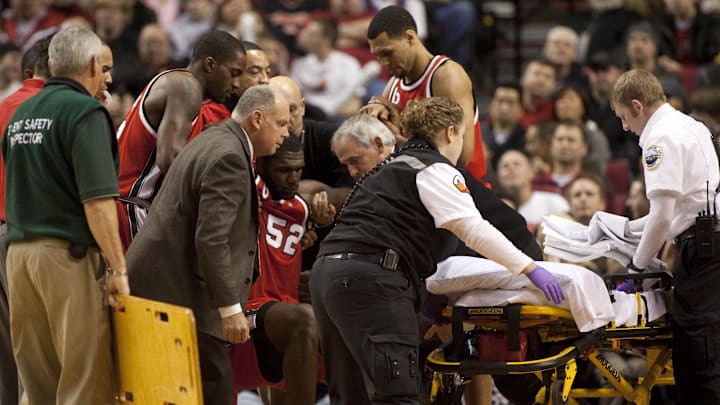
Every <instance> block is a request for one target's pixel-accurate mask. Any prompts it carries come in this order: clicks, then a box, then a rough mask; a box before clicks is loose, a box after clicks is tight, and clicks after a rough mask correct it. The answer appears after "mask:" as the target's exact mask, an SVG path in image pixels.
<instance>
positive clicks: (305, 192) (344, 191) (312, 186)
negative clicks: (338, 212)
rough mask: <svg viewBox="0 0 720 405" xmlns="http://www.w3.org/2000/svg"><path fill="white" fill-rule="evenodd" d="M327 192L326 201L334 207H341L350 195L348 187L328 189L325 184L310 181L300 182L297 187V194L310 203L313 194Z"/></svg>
mask: <svg viewBox="0 0 720 405" xmlns="http://www.w3.org/2000/svg"><path fill="white" fill-rule="evenodd" d="M323 191H325V192H327V195H328V201H329V203H330V204H332V205H334V206H336V207H342V205H343V203H344V202H345V199H346V198H347V196H348V194H350V187H330V186H328V185H327V184H325V183H323V182H320V181H317V180H311V179H303V180H300V185H299V187H298V194H300V196H301V197H302V198H303V199H304V200H305V201H310V202H311V201H312V200H313V197H314V195H315V194H317V193H320V192H323Z"/></svg>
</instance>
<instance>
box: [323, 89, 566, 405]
mask: <svg viewBox="0 0 720 405" xmlns="http://www.w3.org/2000/svg"><path fill="white" fill-rule="evenodd" d="M402 125H403V128H404V130H405V133H406V134H408V135H410V137H411V140H410V141H409V142H408V143H406V144H405V145H403V146H402V147H400V148H398V151H397V152H396V153H394V154H392V155H390V157H389V158H388V159H386V161H385V162H384V164H381V165H379V166H377V167H376V168H375V169H373V170H371V171H370V173H369V174H368V175H367V176H365V177H364V178H363V179H361V180H360V181H359V182H358V183H357V184H356V185H355V187H354V188H353V191H352V192H351V193H350V196H349V197H348V200H347V201H346V204H345V207H343V209H342V210H341V212H340V214H339V215H338V218H337V220H336V225H335V228H333V230H332V231H331V232H330V234H329V235H328V236H327V237H326V238H325V240H324V241H323V243H322V244H321V246H320V252H319V255H318V259H317V261H316V262H315V265H314V266H313V270H312V278H311V280H310V292H311V295H312V304H313V310H314V311H315V317H316V320H317V322H318V326H319V333H320V344H321V348H322V353H323V358H324V361H325V370H326V375H327V377H328V385H329V391H330V401H331V402H332V403H333V404H335V405H345V404H352V405H365V404H370V403H383V404H419V403H420V399H419V386H420V376H419V372H418V366H417V364H418V362H419V361H421V359H418V357H417V352H418V348H417V346H418V343H419V336H418V330H417V319H416V316H415V313H416V310H417V309H419V305H420V301H421V298H420V297H421V296H422V294H421V292H422V290H423V289H424V283H423V282H422V279H423V278H424V277H426V276H428V275H430V274H432V273H433V272H434V271H435V265H436V261H437V258H438V257H442V256H441V255H442V254H443V253H445V252H443V250H444V249H445V248H447V246H448V242H450V241H451V240H453V242H454V239H453V237H452V235H450V233H449V232H451V233H453V234H455V235H456V236H457V237H458V238H460V239H462V240H463V241H464V242H465V243H466V244H467V245H468V246H469V247H471V248H473V249H475V250H476V251H478V252H479V253H481V254H483V255H484V256H486V257H488V258H490V259H492V260H495V261H497V262H499V263H501V264H503V265H505V267H507V268H508V270H510V271H511V272H512V273H514V274H518V275H519V274H521V273H523V274H526V275H527V277H528V278H530V280H531V281H532V282H533V284H534V285H535V286H537V287H538V288H540V289H541V290H542V291H543V292H544V293H545V296H546V297H547V299H548V300H552V301H553V302H555V303H559V302H561V301H562V300H563V299H564V297H563V294H562V291H561V290H560V286H559V284H558V282H557V280H556V279H555V278H554V277H553V276H552V275H551V274H550V273H549V272H548V271H547V270H545V269H543V268H541V267H540V266H537V265H536V264H535V262H534V261H533V260H532V259H530V258H529V257H528V256H526V255H525V254H524V253H522V252H521V251H520V250H518V249H517V248H516V247H515V246H514V245H513V244H512V243H511V242H510V241H508V240H507V239H506V238H505V237H504V236H503V235H502V233H500V231H498V230H497V229H495V228H494V227H493V226H492V225H490V223H488V222H487V221H486V220H485V219H483V218H482V216H481V215H480V213H479V212H478V211H477V209H476V208H475V204H474V203H473V200H472V197H471V196H470V192H469V190H468V188H467V186H466V185H465V182H464V179H463V176H462V174H460V172H458V171H457V170H456V169H455V168H454V167H453V166H454V165H455V163H456V162H457V160H458V158H459V157H460V152H461V151H462V139H463V133H464V130H465V126H464V125H463V110H462V108H461V107H460V106H459V105H458V104H457V103H455V102H454V101H451V100H449V99H447V98H442V97H432V98H428V99H422V100H414V101H412V102H411V103H410V104H408V106H407V107H406V108H405V110H404V112H403V116H402ZM448 231H449V232H448Z"/></svg>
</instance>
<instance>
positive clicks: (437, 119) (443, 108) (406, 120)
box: [400, 97, 465, 146]
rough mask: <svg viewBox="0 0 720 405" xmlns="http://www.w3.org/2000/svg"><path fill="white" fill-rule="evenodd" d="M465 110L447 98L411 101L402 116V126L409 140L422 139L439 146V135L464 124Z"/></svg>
mask: <svg viewBox="0 0 720 405" xmlns="http://www.w3.org/2000/svg"><path fill="white" fill-rule="evenodd" d="M464 118H465V116H464V115H463V109H462V107H460V105H459V104H458V103H456V102H455V101H453V100H450V99H449V98H447V97H430V98H425V99H418V100H411V101H410V102H409V103H408V104H407V105H406V106H405V109H404V110H403V112H402V114H401V116H400V125H401V127H402V130H403V134H405V135H406V136H407V137H408V138H411V139H422V140H424V141H426V142H428V143H430V144H432V145H435V146H437V142H435V137H436V136H437V133H438V132H439V131H441V130H443V129H445V128H447V127H449V126H451V125H455V126H459V125H462V124H463V119H464Z"/></svg>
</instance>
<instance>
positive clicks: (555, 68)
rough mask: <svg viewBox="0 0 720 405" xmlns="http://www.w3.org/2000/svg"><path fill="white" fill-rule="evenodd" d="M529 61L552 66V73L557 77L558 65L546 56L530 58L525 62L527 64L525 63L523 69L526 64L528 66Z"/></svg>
mask: <svg viewBox="0 0 720 405" xmlns="http://www.w3.org/2000/svg"><path fill="white" fill-rule="evenodd" d="M531 63H535V64H538V65H542V66H547V67H549V68H552V70H553V73H554V74H555V78H556V79H557V77H558V65H556V64H554V63H552V62H551V61H550V59H548V58H546V57H544V56H543V57H540V58H535V59H531V60H530V61H529V62H528V63H527V65H525V70H527V68H528V66H530V64H531Z"/></svg>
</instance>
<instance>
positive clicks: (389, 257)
mask: <svg viewBox="0 0 720 405" xmlns="http://www.w3.org/2000/svg"><path fill="white" fill-rule="evenodd" d="M322 259H323V260H360V261H363V262H368V263H373V264H377V265H379V266H380V267H382V268H384V269H386V270H391V271H395V270H397V269H398V267H399V263H400V255H399V254H398V253H397V252H395V251H394V250H392V249H387V250H386V251H385V252H383V253H374V254H373V253H353V252H342V253H332V254H329V255H325V256H323V257H322Z"/></svg>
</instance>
